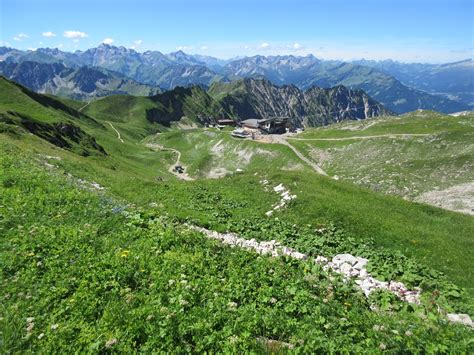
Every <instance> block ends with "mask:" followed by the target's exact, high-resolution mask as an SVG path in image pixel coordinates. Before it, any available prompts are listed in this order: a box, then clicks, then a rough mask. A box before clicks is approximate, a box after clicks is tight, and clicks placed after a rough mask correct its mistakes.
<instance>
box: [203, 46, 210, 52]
mask: <svg viewBox="0 0 474 355" xmlns="http://www.w3.org/2000/svg"><path fill="white" fill-rule="evenodd" d="M208 49H209V47H208V46H201V50H202V51H206V50H208Z"/></svg>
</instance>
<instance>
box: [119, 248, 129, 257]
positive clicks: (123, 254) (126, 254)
mask: <svg viewBox="0 0 474 355" xmlns="http://www.w3.org/2000/svg"><path fill="white" fill-rule="evenodd" d="M129 254H130V250H123V251H122V252H121V253H120V257H122V258H127V257H128V255H129Z"/></svg>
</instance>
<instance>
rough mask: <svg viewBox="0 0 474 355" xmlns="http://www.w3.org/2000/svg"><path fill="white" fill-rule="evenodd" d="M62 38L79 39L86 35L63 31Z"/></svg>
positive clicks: (79, 32) (78, 32)
mask: <svg viewBox="0 0 474 355" xmlns="http://www.w3.org/2000/svg"><path fill="white" fill-rule="evenodd" d="M63 36H64V37H66V38H72V39H79V38H85V37H87V33H85V32H81V31H64V33H63Z"/></svg>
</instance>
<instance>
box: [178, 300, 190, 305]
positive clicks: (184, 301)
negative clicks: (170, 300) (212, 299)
mask: <svg viewBox="0 0 474 355" xmlns="http://www.w3.org/2000/svg"><path fill="white" fill-rule="evenodd" d="M179 304H180V305H181V306H187V305H188V304H189V302H188V301H186V300H179Z"/></svg>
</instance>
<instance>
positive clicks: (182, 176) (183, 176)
mask: <svg viewBox="0 0 474 355" xmlns="http://www.w3.org/2000/svg"><path fill="white" fill-rule="evenodd" d="M146 146H147V147H148V148H151V149H159V150H162V151H169V152H173V153H176V154H177V157H176V161H175V163H174V164H172V165H171V166H170V167H169V169H168V171H169V172H170V173H171V174H173V175H174V176H176V177H177V178H178V179H181V180H186V181H192V180H194V179H193V178H192V177H191V176H189V175H188V174H187V173H186V172H184V173H181V174H180V173H178V172H177V171H175V170H174V167H175V166H176V165H181V166H182V167H183V168H184V169H185V171H186V167H185V166H184V165H183V164H181V163H180V160H181V152H180V151H179V150H177V149H174V148H166V147H163V146H161V145H159V144H154V143H148V144H147V145H146Z"/></svg>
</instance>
